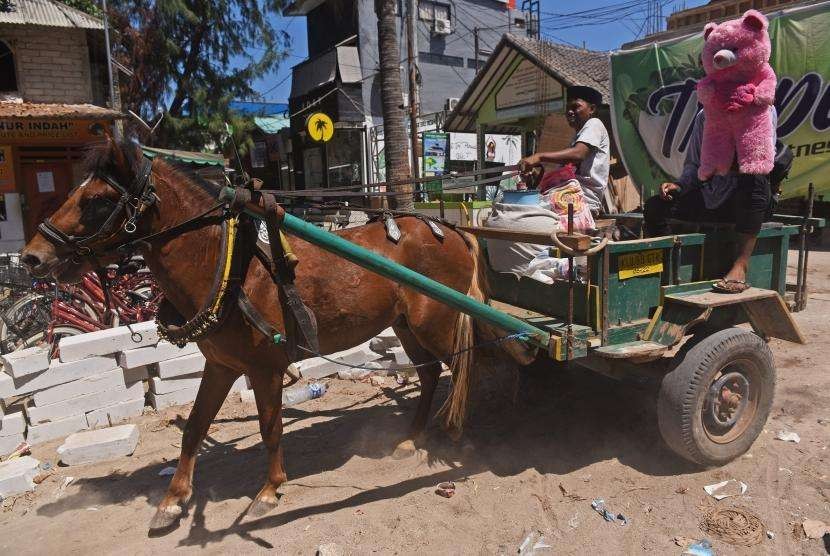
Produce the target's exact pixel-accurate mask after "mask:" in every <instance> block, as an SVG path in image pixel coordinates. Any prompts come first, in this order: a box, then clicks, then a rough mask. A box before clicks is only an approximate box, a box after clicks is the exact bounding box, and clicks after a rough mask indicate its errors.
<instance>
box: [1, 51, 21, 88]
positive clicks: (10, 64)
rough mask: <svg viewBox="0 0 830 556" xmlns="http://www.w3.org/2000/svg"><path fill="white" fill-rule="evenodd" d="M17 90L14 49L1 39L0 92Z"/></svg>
mask: <svg viewBox="0 0 830 556" xmlns="http://www.w3.org/2000/svg"><path fill="white" fill-rule="evenodd" d="M12 91H17V73H16V72H15V70H14V54H12V49H11V48H9V46H8V45H7V44H6V43H4V42H3V41H0V92H2V93H8V92H12Z"/></svg>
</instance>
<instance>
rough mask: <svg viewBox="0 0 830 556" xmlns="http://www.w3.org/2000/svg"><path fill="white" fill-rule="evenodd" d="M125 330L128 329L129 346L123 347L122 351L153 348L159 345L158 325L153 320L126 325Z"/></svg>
mask: <svg viewBox="0 0 830 556" xmlns="http://www.w3.org/2000/svg"><path fill="white" fill-rule="evenodd" d="M126 328H129V329H130V344H129V345H127V346H125V347H124V348H123V349H124V350H129V349H138V348H143V347H147V346H154V345H156V344H157V343H159V340H160V338H159V330H158V325H157V324H156V321H154V320H148V321H145V322H137V323H135V324H128V325H127V326H126Z"/></svg>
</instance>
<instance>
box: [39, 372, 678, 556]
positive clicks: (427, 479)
mask: <svg viewBox="0 0 830 556" xmlns="http://www.w3.org/2000/svg"><path fill="white" fill-rule="evenodd" d="M448 383H449V379H448V378H446V377H444V378H443V379H442V382H441V384H440V385H439V389H438V393H437V395H436V399H437V400H439V401H440V400H443V399H444V397H445V396H446V393H447V389H448ZM413 388H417V386H415V385H408V386H401V387H396V388H390V389H387V390H386V391H385V392H384V394H385V395H386V396H387V397H388V398H391V400H385V402H386V403H383V404H380V405H372V406H368V407H367V406H365V405H364V404H363V402H365V401H366V400H365V399H361V403H358V404H355V406H350V407H345V408H339V409H331V410H324V411H318V412H315V413H314V414H313V415H315V416H321V415H322V416H326V417H328V418H329V419H328V420H326V421H324V422H318V423H314V424H312V425H311V426H309V427H305V428H302V429H300V430H293V431H290V432H287V433H286V434H285V435H284V436H283V446H284V453H285V465H286V471H287V473H288V477H289V484H293V485H303V484H304V483H305V481H303V479H304V478H309V477H313V476H315V475H318V474H320V473H323V472H326V471H331V470H334V469H337V468H339V467H340V466H341V465H343V464H345V463H346V462H347V461H348V460H349V459H350V458H351V457H353V456H355V455H357V456H361V457H364V458H373V459H380V458H384V457H388V456H389V455H390V453H391V451H392V449H393V448H394V445H395V442H396V440H397V439H400V438H401V436H402V435H403V433H404V431H405V430H406V428H407V426H408V424H409V420H410V418H411V416H412V415H413V414H414V410H415V406H416V404H417V397H415V398H404V395H405V394H406V393H410V392H411V391H412V389H413ZM511 390H512V389H511V388H509V387H508V388H488V389H486V391H484V392H479V393H478V395H477V396H476V397H477V399H479V400H480V401H479V402H478V403H476V404H475V407H474V408H473V411H472V415H471V417H470V419H469V420H468V424H467V427H466V429H465V434H464V441H462V442H460V443H453V442H451V441H450V440H449V439H448V437H447V436H446V435H445V434H444V433H443V432H442V431H441V430H440V429H439V428H438V426H437V425H436V424H435V423H434V422H433V424H432V425H431V427H430V429H429V431H428V432H427V434H426V438H425V439H424V440H423V441H422V442H421V446H420V447H421V448H423V449H424V450H425V451H426V453H427V456H428V458H429V460H430V462H453V463H452V464H450V469H443V466H442V470H441V471H437V472H435V473H432V474H428V475H420V476H416V477H413V478H410V479H407V480H403V481H400V482H397V483H395V484H391V485H387V486H380V487H373V488H371V489H360V488H357V487H355V489H356V491H355V493H354V494H352V495H351V496H348V497H346V498H343V499H340V500H337V501H334V502H330V503H325V504H319V505H313V506H306V507H300V508H292V509H290V510H287V511H281V510H280V508H279V507H278V508H277V509H276V510H275V511H274V512H273V513H272V514H269V515H267V516H264V517H262V518H259V519H254V520H251V519H243V516H240V517H239V518H238V519H237V520H236V521H235V522H234V523H233V524H232V525H231V526H229V527H227V528H224V529H221V530H216V531H211V530H208V529H207V528H206V527H205V519H204V510H205V507H206V505H207V503H208V501H213V502H216V501H223V500H233V499H240V498H244V497H252V496H253V495H255V494H256V492H258V490H259V488H260V487H261V486H262V482H263V479H264V474H265V470H266V463H267V461H266V457H267V455H266V452H265V450H264V449H263V446H262V444H261V443H257V444H256V445H254V446H252V447H249V448H245V449H237V448H236V447H235V446H236V445H237V444H238V443H240V442H242V441H244V440H246V439H248V438H249V436H250V435H245V436H243V437H240V438H234V439H231V440H230V441H227V442H221V443H220V442H217V441H215V440H214V439H212V438H211V437H210V436H209V437H208V438H207V440H206V441H205V443H204V445H203V448H202V450H201V452H200V455H199V460H198V463H197V466H196V473H195V479H194V495H193V500H192V501H191V503H190V507H189V511H188V513H189V514H190V515H192V516H193V519H192V521H190V522H189V532H188V536H187V537H186V538H185V539H183V540H182V541H181V544H182V545H183V546H202V547H204V546H207V545H209V544H213V543H218V542H220V541H221V540H222V539H224V538H225V537H226V536H229V535H237V536H240V537H241V538H244V539H247V540H250V541H251V542H255V543H256V544H258V545H260V546H263V547H270V545H269V544H268V543H267V541H265V540H264V539H261V538H258V537H256V536H254V534H253V533H254V532H256V531H259V530H265V529H274V528H276V527H279V526H281V525H283V524H286V523H288V522H290V521H292V520H295V519H298V518H303V517H308V516H314V515H320V514H327V513H329V512H334V511H337V510H340V509H343V508H354V507H358V506H361V505H364V504H367V503H370V502H375V501H379V500H384V499H394V498H398V497H401V496H403V495H405V494H407V493H410V492H413V491H416V490H419V489H424V488H428V487H431V486H433V485H435V484H436V483H438V482H440V481H447V480H459V479H463V478H464V477H467V476H470V475H473V474H476V473H480V472H485V471H489V472H491V473H494V474H495V475H498V476H502V477H507V476H513V475H517V474H520V473H522V472H523V471H525V470H528V469H534V470H536V471H537V472H539V473H540V474H554V475H557V474H566V473H569V472H572V471H574V470H578V469H580V468H583V467H585V466H588V465H590V464H592V463H595V462H598V461H603V460H608V459H614V458H616V459H618V460H619V461H620V462H621V463H622V464H623V465H625V466H628V467H631V468H633V469H636V470H637V471H639V472H641V473H645V474H647V475H653V476H662V475H676V474H680V473H685V472H689V471H691V470H693V469H694V468H693V467H692V466H691V464H688V463H686V462H684V461H683V460H680V459H679V458H678V457H677V456H675V455H674V454H673V453H672V452H670V451H669V449H668V448H667V447H666V446H665V445H664V444H663V442H662V441H661V439H660V436H659V432H658V429H657V422H656V415H655V411H654V405H655V393H654V392H653V391H651V390H648V389H644V388H638V387H635V386H631V385H627V384H622V383H618V382H615V381H612V380H609V379H606V378H603V377H601V376H597V375H594V374H593V373H590V372H587V371H581V370H568V371H559V370H557V371H551V370H550V369H549V368H548V369H546V370H545V371H541V372H540V371H539V370H536V371H534V370H530V371H528V372H526V373H524V374H523V375H522V379H521V381H520V387H519V390H518V395H517V396H516V400H517V401H516V402H515V403H514V402H513V401H512V399H511V398H512V392H511ZM393 401H394V402H397V403H392V402H393ZM438 403H440V402H436V404H438ZM284 415H285V421H286V424H287V423H289V422H291V421H294V420H303V419H305V418H307V417H309V416H311V415H312V414H311V413H308V412H306V411H303V410H302V409H301V408H286V410H285V411H284ZM244 419H246V420H251V421H254V420H256V418H255V417H254V416H250V417H246V418H244ZM229 420H234V419H229ZM236 420H238V419H236ZM217 423H219V424H220V426H221V423H222V419H219V420H217ZM176 425H177V426H180V427H183V426H184V422H183V420H182V422H177V423H176ZM166 465H167V464H158V465H150V466H146V467H143V468H140V469H137V470H135V471H133V472H130V473H125V474H118V475H114V476H112V475H111V476H107V477H99V478H93V479H87V480H84V481H83V482H82V484H83V488H82V490H81V492H79V493H76V494H74V495H71V496H69V495H67V496H64V497H63V498H62V499H60V500H57V501H55V502H53V503H49V504H45V505H43V506H41V507H40V508H39V509H38V513H39V514H41V515H47V516H54V515H58V514H60V513H62V512H64V511H68V510H71V509H76V508H79V507H83V506H84V505H86V504H88V501H89V499H90V498H91V497H92V498H95V500H96V501H97V502H98V503H99V504H102V505H106V504H128V503H130V502H132V501H133V500H135V499H137V498H141V497H146V498H147V501H148V503H149V504H156V503H158V502H159V501H160V500H161V498H162V496H163V494H164V491H165V489H166V487H167V481H160V480H159V477H158V473H159V471H160V470H161V469H162V467H164V466H166ZM114 481H118V483H119V484H118V487H119V488H113V482H114ZM340 486H344V485H340ZM151 514H152V512H151V511H148V512H147V519H148V521H149V518H150V517H151ZM162 533H165V532H162Z"/></svg>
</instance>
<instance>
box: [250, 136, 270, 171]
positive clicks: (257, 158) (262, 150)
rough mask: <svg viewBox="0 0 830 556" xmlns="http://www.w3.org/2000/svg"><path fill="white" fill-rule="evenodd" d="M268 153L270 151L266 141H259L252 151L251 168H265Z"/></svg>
mask: <svg viewBox="0 0 830 556" xmlns="http://www.w3.org/2000/svg"><path fill="white" fill-rule="evenodd" d="M267 152H268V149H267V147H266V145H265V141H257V142H256V143H254V150H253V151H251V166H253V167H254V168H265V159H266V158H267Z"/></svg>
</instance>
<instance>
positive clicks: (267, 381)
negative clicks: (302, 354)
mask: <svg viewBox="0 0 830 556" xmlns="http://www.w3.org/2000/svg"><path fill="white" fill-rule="evenodd" d="M250 377H251V385H252V386H253V388H254V397H255V398H256V405H257V411H258V412H259V430H260V432H261V433H262V441H263V442H264V443H265V447H266V448H267V449H268V476H267V477H266V480H265V485H264V486H263V487H262V489H260V491H259V493H258V494H257V495H256V498H254V501H253V502H251V506H250V507H249V508H248V512H247V513H248V515H250V516H252V517H259V516H261V515H265V514H266V513H268V512H269V511H271V510H272V509H274V508H275V507H276V506H277V502H278V496H277V488H278V487H279V486H280V485H281V484H282V483H284V482H285V481H286V479H287V476H286V474H285V468H284V467H283V462H282V446H281V445H280V441H281V440H282V377H283V373H281V372H279V371H278V370H277V369H275V368H274V367H265V368H263V367H261V368H260V369H258V370H257V371H256V372H252V373H251V374H250Z"/></svg>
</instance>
